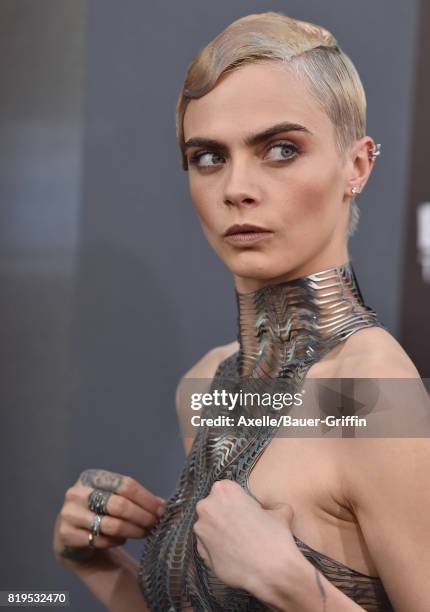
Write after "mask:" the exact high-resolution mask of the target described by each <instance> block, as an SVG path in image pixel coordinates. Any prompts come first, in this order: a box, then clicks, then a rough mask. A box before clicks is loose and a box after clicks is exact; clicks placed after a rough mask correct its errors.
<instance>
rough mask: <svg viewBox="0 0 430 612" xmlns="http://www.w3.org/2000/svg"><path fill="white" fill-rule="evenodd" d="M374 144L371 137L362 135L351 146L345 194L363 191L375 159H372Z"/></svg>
mask: <svg viewBox="0 0 430 612" xmlns="http://www.w3.org/2000/svg"><path fill="white" fill-rule="evenodd" d="M375 146H376V145H375V141H374V140H373V138H371V137H370V136H364V137H363V138H360V140H357V141H356V142H355V143H354V145H353V147H352V148H351V151H350V164H349V167H350V172H349V178H348V184H347V194H346V195H347V196H351V195H352V196H353V195H355V194H356V193H361V192H362V191H363V189H364V187H365V185H366V183H367V181H368V179H369V176H370V173H371V172H372V169H373V166H374V164H375V160H374V159H372V152H373V151H374V150H375Z"/></svg>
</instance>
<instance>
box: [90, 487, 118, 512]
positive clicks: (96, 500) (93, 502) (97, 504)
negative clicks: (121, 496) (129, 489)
mask: <svg viewBox="0 0 430 612" xmlns="http://www.w3.org/2000/svg"><path fill="white" fill-rule="evenodd" d="M111 495H112V492H111V491H104V490H103V489H93V490H92V491H91V493H90V494H89V495H88V508H89V509H90V510H91V512H95V513H96V514H106V513H107V510H106V508H107V503H108V499H109V497H110V496H111Z"/></svg>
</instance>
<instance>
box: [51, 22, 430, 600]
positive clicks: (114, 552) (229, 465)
mask: <svg viewBox="0 0 430 612" xmlns="http://www.w3.org/2000/svg"><path fill="white" fill-rule="evenodd" d="M365 113H366V102H365V94H364V91H363V88H362V85H361V82H360V79H359V76H358V74H357V72H356V70H355V68H354V66H353V65H352V63H351V61H350V60H349V58H348V57H347V56H346V55H345V54H344V53H343V52H342V50H341V49H340V48H339V46H338V44H337V42H336V40H335V39H334V37H333V36H332V35H331V34H330V33H329V32H328V31H327V30H325V29H323V28H321V27H319V26H316V25H313V24H309V23H306V22H302V21H298V20H294V19H291V18H289V17H286V16H284V15H281V14H278V13H263V14H258V15H249V16H247V17H244V18H241V19H239V20H237V21H235V22H234V23H232V24H231V25H230V26H229V27H228V28H227V29H226V30H225V31H224V32H222V33H221V34H220V35H219V36H217V37H216V38H215V39H214V40H213V41H212V42H211V43H210V44H209V45H208V46H207V47H206V48H205V49H203V50H202V51H201V52H200V53H199V54H198V55H197V57H196V58H195V60H194V61H193V62H192V64H191V66H190V67H189V70H188V73H187V77H186V80H185V83H184V87H183V89H182V91H181V93H180V96H179V100H178V107H177V134H178V141H179V144H180V147H181V152H182V159H183V166H184V169H186V170H187V171H188V176H189V184H190V191H191V196H192V200H193V203H194V206H195V208H196V211H197V214H198V217H199V219H200V222H201V225H202V228H203V231H204V233H205V235H206V237H207V239H208V241H209V243H210V244H211V246H212V247H213V248H214V250H215V251H216V253H217V254H218V255H219V256H220V258H221V259H222V261H223V262H224V263H225V264H226V265H227V267H228V268H229V269H230V270H231V272H232V273H233V276H234V282H235V289H236V294H237V302H238V315H239V316H238V342H233V343H231V344H229V345H226V346H223V347H219V348H217V349H214V350H212V351H210V352H209V353H208V354H207V355H206V356H205V357H203V359H202V360H200V361H199V362H198V363H197V364H196V365H195V366H194V367H193V368H192V369H191V370H190V371H189V372H188V373H187V375H186V376H185V377H184V378H185V379H200V378H203V379H209V380H210V379H212V384H211V390H214V389H216V388H217V386H220V387H222V386H223V384H224V382H225V381H226V380H227V379H228V380H233V382H234V384H238V383H239V384H240V382H241V381H254V382H258V381H260V380H263V381H267V380H270V381H277V380H282V381H284V382H285V384H287V385H288V389H290V390H292V391H294V390H298V389H299V386H300V385H301V383H303V381H304V380H305V378H306V379H311V378H368V377H375V378H396V377H397V378H419V374H418V372H417V370H416V368H415V367H414V365H413V364H412V362H411V360H410V359H409V357H408V356H407V355H406V353H405V352H404V350H403V349H402V347H401V346H400V345H399V344H398V343H397V342H396V340H395V339H394V338H393V337H392V336H391V335H390V334H389V333H388V332H387V331H386V330H385V329H384V327H383V325H382V324H381V323H380V321H379V320H378V318H377V315H376V313H375V312H374V311H373V310H372V309H370V308H369V307H368V306H366V305H365V304H364V302H363V299H362V296H361V293H360V290H359V287H358V283H357V279H356V277H355V274H354V271H353V268H352V264H351V261H350V258H349V255H348V249H347V240H348V237H349V236H350V235H352V233H353V232H354V231H355V228H356V225H357V220H358V210H357V207H356V204H355V202H354V200H353V197H354V196H355V195H356V194H357V193H360V192H361V191H362V190H363V188H364V186H365V184H366V183H367V180H368V179H369V176H370V173H371V171H372V169H373V165H374V162H375V159H376V158H377V156H378V154H379V145H376V144H375V142H374V141H373V139H372V138H371V137H369V136H366V135H365ZM178 395H179V393H178ZM178 410H179V401H178ZM179 411H180V410H179ZM275 434H276V431H275V430H273V429H271V428H263V429H260V430H258V431H257V432H256V431H255V429H252V428H251V429H249V430H246V429H244V430H243V431H242V432H241V435H240V436H232V435H231V432H230V433H229V432H228V430H227V431H225V432H224V433H221V434H220V433H219V432H216V433H213V432H211V430H210V428H209V427H203V428H200V429H199V430H198V433H197V435H196V436H195V438H194V439H193V438H192V437H189V438H185V449H186V453H187V460H186V463H185V465H184V468H183V472H182V474H181V477H180V479H179V482H178V485H177V488H176V490H175V491H174V493H173V494H172V495H171V496H170V498H169V500H167V503H166V504H161V502H162V500H161V499H160V498H157V497H156V496H154V495H153V494H151V493H149V492H148V491H146V489H144V488H143V487H141V485H139V484H138V483H135V482H133V481H131V480H130V479H127V478H126V477H124V478H122V479H121V477H119V476H118V475H111V474H110V473H105V474H103V473H102V474H101V475H100V474H99V473H98V472H95V471H87V472H86V473H84V474H83V475H82V476H81V480H80V482H79V483H77V485H76V486H75V487H72V488H71V489H70V490H69V492H68V496H67V499H66V502H65V505H64V506H63V509H62V512H61V513H60V516H59V518H58V521H57V526H56V530H55V536H54V550H55V551H56V554H57V557H58V558H59V559H63V563H65V564H66V565H68V566H69V567H70V568H71V569H73V570H74V571H76V572H77V573H78V574H79V575H80V576H81V577H82V578H83V580H85V582H86V583H87V584H88V586H89V587H90V588H91V589H92V590H93V591H94V592H95V594H96V595H97V596H98V597H99V598H100V599H101V601H103V602H104V603H105V605H106V606H107V607H108V608H109V609H110V610H131V609H133V610H145V609H150V610H159V611H163V612H164V611H166V610H195V611H197V610H228V611H233V610H234V611H239V610H266V609H275V610H288V611H289V612H291V611H295V610H300V611H307V610H309V611H310V610H312V611H314V610H345V611H348V610H351V611H352V610H360V609H364V610H372V611H381V610H392V609H395V610H397V611H401V612H402V611H408V612H409V611H410V610H414V612H421V611H424V610H428V609H429V607H430V588H429V587H428V586H426V585H427V584H428V582H427V581H426V580H425V578H426V576H427V572H428V569H429V565H430V553H429V552H428V551H429V546H428V543H429V541H430V531H429V526H428V525H429V523H428V519H427V512H426V510H425V508H427V507H428V504H427V503H426V502H430V494H429V493H428V490H427V488H426V486H425V482H424V478H426V480H427V474H428V469H429V468H430V452H429V450H428V445H427V444H426V443H425V442H426V441H425V440H418V441H417V440H409V439H403V440H399V439H377V440H372V439H365V438H364V439H361V440H353V441H349V442H348V443H346V441H345V440H336V439H334V438H330V439H326V438H324V439H323V438H285V437H284V438H282V437H278V436H276V435H275ZM421 442H423V444H422V443H421ZM387 456H389V457H390V461H384V458H386V457H387ZM412 457H413V460H412V459H411V458H412ZM257 460H258V463H257ZM375 466H377V469H376V468H375ZM101 477H104V478H107V479H108V481H105V482H103V481H99V482H98V481H97V478H99V479H100V478H101ZM115 478H116V481H115V482H114V483H112V479H113V480H115ZM412 483H413V484H412ZM93 489H95V491H96V492H95V493H91V491H92V490H93ZM97 490H99V491H101V492H99V493H97ZM399 491H400V492H401V496H400V498H399V496H398V493H399ZM112 492H113V493H112ZM89 493H91V495H92V497H91V498H90V507H91V509H92V510H93V512H91V511H90V510H89V509H88V504H87V498H88V495H89ZM109 493H112V494H111V495H110V497H107V496H108V495H109ZM97 495H98V496H99V502H98V506H97V503H96V501H97V500H95V497H96V496H97ZM70 500H73V504H74V505H73V506H72V505H71V504H72V501H70ZM163 505H164V510H163V509H162V507H161V506H163ZM411 508H413V511H412V510H411ZM94 511H95V512H96V515H95V516H94ZM412 512H413V514H412ZM97 514H99V515H100V516H102V515H104V514H105V515H106V516H103V519H102V523H101V527H100V518H99V519H98V520H97ZM158 516H160V517H161V518H160V519H159V520H158ZM412 518H413V520H412ZM94 520H96V524H95V527H94V525H93V529H92V532H90V534H89V536H88V527H89V525H90V523H91V521H94ZM112 521H116V523H114V525H115V527H114V525H113V523H112ZM137 525H140V526H141V527H140V529H141V530H140V531H139V527H137ZM148 528H152V529H151V530H150V531H149V533H147V531H146V530H147V529H148ZM98 530H100V535H99V536H97V537H95V542H94V541H93V540H94V533H98ZM115 535H116V536H119V539H118V538H117V539H113V537H112V536H115ZM144 535H145V536H146V537H145V541H144V542H145V544H144V551H143V555H142V558H141V561H140V565H139V568H138V567H137V565H136V563H135V562H134V560H132V559H131V558H130V557H129V556H128V555H126V553H125V552H124V551H123V550H122V549H120V548H118V544H120V543H122V542H123V541H124V538H126V537H140V536H141V537H143V536H144ZM78 536H79V537H78ZM87 536H88V537H89V539H90V544H92V546H93V550H92V551H91V550H90V549H89V550H90V554H91V556H90V559H89V560H88V562H87V563H85V562H84V561H82V560H79V559H76V554H77V551H79V555H82V554H84V553H83V550H85V548H84V546H85V544H86V537H87ZM64 545H66V548H64ZM115 545H116V546H117V547H116V548H115ZM66 557H69V558H68V559H66ZM71 557H75V559H73V558H71ZM418 557H419V561H420V562H419V563H418V562H415V559H417V558H418ZM79 558H80V559H82V557H81V556H80V557H79ZM138 584H139V587H140V589H141V592H142V593H143V594H144V599H145V603H144V600H143V599H142V597H141V593H140V592H139V588H138ZM390 602H391V603H390Z"/></svg>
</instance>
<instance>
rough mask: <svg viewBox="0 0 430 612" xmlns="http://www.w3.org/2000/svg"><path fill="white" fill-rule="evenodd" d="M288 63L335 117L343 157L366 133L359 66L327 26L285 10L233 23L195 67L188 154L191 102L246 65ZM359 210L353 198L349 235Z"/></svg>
mask: <svg viewBox="0 0 430 612" xmlns="http://www.w3.org/2000/svg"><path fill="white" fill-rule="evenodd" d="M268 60H272V61H280V62H285V63H287V62H288V64H289V65H291V67H292V68H293V69H294V70H295V72H296V74H297V76H299V77H305V82H306V83H307V84H308V88H309V92H310V94H311V95H312V96H313V97H314V98H315V99H316V101H317V102H318V103H319V104H320V105H321V107H322V108H323V110H324V111H325V112H326V113H327V115H328V117H329V118H330V119H331V121H332V123H333V126H334V129H335V140H336V146H337V149H338V151H339V154H340V156H341V157H342V159H345V154H346V152H347V151H348V150H349V148H350V147H351V145H352V144H353V143H354V141H355V140H358V139H360V138H362V137H363V136H365V135H366V94H365V92H364V88H363V85H362V83H361V80H360V77H359V75H358V72H357V70H356V68H355V67H354V65H353V63H352V61H351V60H350V58H349V57H348V56H347V55H346V53H344V52H343V51H342V50H341V48H340V47H339V45H338V43H337V40H336V39H335V38H334V36H333V35H332V34H331V33H330V32H329V31H328V30H326V29H325V28H323V27H321V26H319V25H315V24H313V23H309V22H306V21H301V20H299V19H293V18H291V17H288V16H287V15H283V14H282V13H275V12H267V13H258V14H253V15H247V16H245V17H241V18H240V19H237V20H236V21H234V22H233V23H231V24H230V25H229V26H228V27H227V28H226V29H225V30H224V31H223V32H221V33H220V34H219V35H218V36H216V37H215V38H214V39H213V40H212V41H211V42H210V43H209V44H208V45H207V46H206V47H204V48H203V49H202V50H201V51H200V52H199V53H198V54H197V56H196V57H195V58H194V60H193V61H192V63H191V64H190V65H189V67H188V70H187V74H186V78H185V82H184V85H183V87H182V89H181V91H180V94H179V98H178V101H177V105H176V136H177V139H178V143H179V146H180V148H181V151H182V165H183V168H184V170H188V163H187V159H186V156H185V153H184V148H183V145H184V128H183V120H184V114H185V110H186V108H187V105H188V102H189V100H192V99H193V98H200V97H202V96H204V95H205V94H207V93H208V92H209V91H211V90H212V89H213V88H214V87H215V85H216V83H217V80H218V79H219V77H220V76H221V75H223V74H225V73H227V72H231V71H232V70H235V69H236V68H239V67H240V66H243V65H245V64H254V63H260V62H264V61H268ZM358 220H359V209H358V207H357V204H356V202H355V199H354V198H351V206H350V213H349V224H348V237H350V236H352V234H353V233H354V232H355V230H356V228H357V224H358Z"/></svg>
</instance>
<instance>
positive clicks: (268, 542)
mask: <svg viewBox="0 0 430 612" xmlns="http://www.w3.org/2000/svg"><path fill="white" fill-rule="evenodd" d="M196 511H197V515H198V519H197V521H196V522H195V523H194V533H195V534H196V536H197V542H198V544H197V550H198V553H199V554H200V556H201V557H202V558H203V560H204V562H205V564H206V565H207V566H208V567H210V568H211V569H212V570H213V571H214V572H215V574H216V575H217V576H218V578H219V579H220V580H222V581H223V582H224V583H225V584H227V585H229V586H231V587H234V588H242V589H245V590H247V591H249V592H251V593H253V594H256V593H259V592H264V585H265V584H266V583H269V584H270V581H271V576H272V575H273V572H274V571H276V568H277V567H279V564H280V563H282V564H284V566H285V567H288V566H289V563H291V564H293V563H294V566H296V565H297V563H298V562H301V553H300V551H299V549H298V548H297V545H296V543H295V541H294V538H293V535H292V532H291V529H290V526H291V523H292V520H293V510H292V508H291V506H289V505H288V504H278V505H277V506H274V507H271V508H264V507H263V506H262V505H261V504H260V503H259V502H258V501H257V500H255V499H254V498H253V497H251V496H250V495H248V493H246V491H245V490H244V489H243V488H242V487H241V486H240V485H239V484H238V483H236V482H233V481H231V480H218V481H216V482H215V483H214V484H213V486H212V489H211V491H210V493H209V495H208V496H207V497H205V498H204V499H202V500H200V501H199V502H197V504H196Z"/></svg>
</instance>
